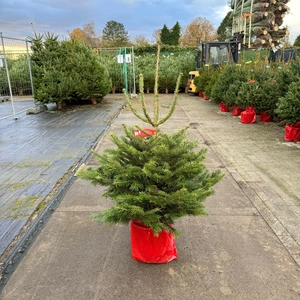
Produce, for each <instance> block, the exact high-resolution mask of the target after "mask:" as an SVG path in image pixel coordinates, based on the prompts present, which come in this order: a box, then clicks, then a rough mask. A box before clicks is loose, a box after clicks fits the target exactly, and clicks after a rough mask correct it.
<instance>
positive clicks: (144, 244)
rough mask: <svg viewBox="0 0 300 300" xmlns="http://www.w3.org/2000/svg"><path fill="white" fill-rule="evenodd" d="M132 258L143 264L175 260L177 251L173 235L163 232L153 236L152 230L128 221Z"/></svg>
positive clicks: (137, 222)
mask: <svg viewBox="0 0 300 300" xmlns="http://www.w3.org/2000/svg"><path fill="white" fill-rule="evenodd" d="M130 238H131V253H132V258H133V259H135V260H138V261H140V262H144V263H152V264H162V263H167V262H170V261H171V260H174V259H176V258H177V257H178V256H177V249H176V241H175V238H174V235H173V233H171V232H170V233H169V232H166V231H165V230H163V231H161V232H159V234H158V236H154V234H153V230H152V229H151V228H149V227H147V226H145V225H144V224H143V223H142V222H140V221H136V220H131V221H130Z"/></svg>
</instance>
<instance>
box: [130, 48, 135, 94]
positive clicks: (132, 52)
mask: <svg viewBox="0 0 300 300" xmlns="http://www.w3.org/2000/svg"><path fill="white" fill-rule="evenodd" d="M131 55H132V71H133V94H134V95H136V87H135V68H134V50H133V46H132V51H131Z"/></svg>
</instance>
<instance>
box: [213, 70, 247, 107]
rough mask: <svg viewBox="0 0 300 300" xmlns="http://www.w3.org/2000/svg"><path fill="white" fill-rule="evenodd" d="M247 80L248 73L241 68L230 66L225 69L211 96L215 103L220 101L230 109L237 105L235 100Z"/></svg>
mask: <svg viewBox="0 0 300 300" xmlns="http://www.w3.org/2000/svg"><path fill="white" fill-rule="evenodd" d="M246 78H247V76H246V71H245V69H243V68H242V67H241V66H239V65H228V66H227V67H225V69H224V70H223V71H222V73H221V74H220V76H219V78H218V80H217V81H216V82H215V84H214V86H213V88H212V92H211V96H212V98H213V99H214V102H217V101H220V102H222V103H224V104H225V105H226V106H227V107H229V108H230V107H232V106H233V105H236V103H235V100H236V97H237V94H238V92H239V88H240V85H241V83H242V82H244V81H246ZM218 99H219V100H218ZM221 100H222V101H221Z"/></svg>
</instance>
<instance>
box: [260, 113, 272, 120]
mask: <svg viewBox="0 0 300 300" xmlns="http://www.w3.org/2000/svg"><path fill="white" fill-rule="evenodd" d="M259 121H260V122H272V121H273V118H272V117H270V116H269V115H268V114H267V113H265V112H262V113H260V119H259Z"/></svg>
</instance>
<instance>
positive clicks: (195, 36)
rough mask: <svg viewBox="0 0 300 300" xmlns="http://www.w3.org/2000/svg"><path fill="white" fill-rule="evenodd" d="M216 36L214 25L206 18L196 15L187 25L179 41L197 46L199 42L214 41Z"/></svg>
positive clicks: (184, 44)
mask: <svg viewBox="0 0 300 300" xmlns="http://www.w3.org/2000/svg"><path fill="white" fill-rule="evenodd" d="M216 38H217V32H216V30H215V29H214V26H213V25H212V24H211V23H210V22H209V21H208V20H207V19H205V18H202V17H198V18H197V19H195V20H193V21H192V22H191V23H190V24H188V25H187V27H186V29H185V31H184V33H183V35H182V37H181V39H180V43H181V45H183V46H198V44H199V42H206V41H214V40H215V39H216Z"/></svg>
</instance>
